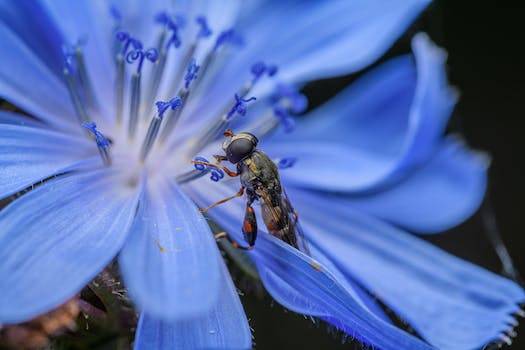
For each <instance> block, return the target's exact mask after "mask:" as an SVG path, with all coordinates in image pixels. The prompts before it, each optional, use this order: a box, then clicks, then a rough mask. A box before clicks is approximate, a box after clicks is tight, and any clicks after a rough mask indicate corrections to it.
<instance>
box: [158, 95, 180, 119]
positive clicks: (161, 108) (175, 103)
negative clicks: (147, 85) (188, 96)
mask: <svg viewBox="0 0 525 350" xmlns="http://www.w3.org/2000/svg"><path fill="white" fill-rule="evenodd" d="M155 106H157V114H158V115H159V118H162V117H163V116H164V113H165V112H166V111H167V110H168V109H169V108H171V109H172V110H175V109H177V108H180V107H182V100H181V98H180V97H178V96H176V97H174V98H172V99H171V100H169V101H166V102H164V101H157V102H155Z"/></svg>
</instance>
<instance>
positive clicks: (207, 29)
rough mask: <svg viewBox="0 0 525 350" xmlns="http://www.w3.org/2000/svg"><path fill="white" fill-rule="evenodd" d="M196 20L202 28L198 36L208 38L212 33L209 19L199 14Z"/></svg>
mask: <svg viewBox="0 0 525 350" xmlns="http://www.w3.org/2000/svg"><path fill="white" fill-rule="evenodd" d="M195 22H197V24H198V25H199V27H200V29H199V32H198V33H197V38H207V37H209V36H210V35H211V34H212V31H211V29H210V27H209V26H208V21H207V20H206V17H204V16H197V18H195Z"/></svg>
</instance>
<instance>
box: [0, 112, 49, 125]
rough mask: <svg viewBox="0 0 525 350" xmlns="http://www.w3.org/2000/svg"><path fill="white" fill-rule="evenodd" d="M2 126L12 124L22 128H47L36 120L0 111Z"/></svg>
mask: <svg viewBox="0 0 525 350" xmlns="http://www.w3.org/2000/svg"><path fill="white" fill-rule="evenodd" d="M0 124H12V125H20V126H32V127H45V125H44V124H42V123H41V122H39V121H38V120H36V119H33V118H31V117H28V116H26V115H23V114H19V113H16V112H10V111H2V110H0Z"/></svg>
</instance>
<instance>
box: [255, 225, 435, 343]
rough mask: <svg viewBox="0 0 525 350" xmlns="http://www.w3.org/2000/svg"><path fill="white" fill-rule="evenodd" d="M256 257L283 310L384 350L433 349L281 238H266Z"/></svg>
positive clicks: (263, 276) (260, 271) (272, 292)
mask: <svg viewBox="0 0 525 350" xmlns="http://www.w3.org/2000/svg"><path fill="white" fill-rule="evenodd" d="M254 255H255V261H256V262H257V267H258V270H259V274H260V276H261V278H262V280H263V282H264V285H265V287H266V288H267V289H268V291H269V292H270V293H271V294H272V296H273V297H274V298H275V299H276V300H277V301H278V302H279V303H280V304H282V305H283V306H285V307H287V308H289V309H291V310H294V311H296V312H299V313H303V314H307V315H312V316H317V317H320V318H322V319H325V320H327V321H329V322H330V323H331V324H333V325H334V326H336V327H337V328H338V329H341V330H343V331H345V332H346V333H347V334H351V335H352V336H355V337H356V338H357V339H359V340H360V341H361V342H364V343H366V344H370V345H372V346H377V347H379V348H381V349H385V350H390V349H391V350H394V349H396V350H397V349H411V350H412V349H431V347H430V346H429V345H427V344H425V343H424V342H423V341H421V340H419V339H417V338H415V337H413V336H411V335H409V334H408V333H406V332H404V331H402V330H400V329H399V328H396V327H394V326H392V325H390V324H389V323H386V322H384V321H383V320H380V319H379V318H376V317H375V316H373V315H372V314H371V313H369V312H368V311H367V310H366V309H364V308H363V307H362V306H361V305H360V304H359V303H357V302H356V300H355V299H354V297H353V296H352V295H350V294H349V293H348V292H347V290H345V288H343V287H342V286H341V284H340V283H339V281H338V280H337V279H336V278H335V277H334V276H333V275H332V274H331V273H330V272H328V271H327V270H326V268H325V267H323V266H322V265H319V264H318V263H317V262H315V261H313V260H311V259H310V258H308V257H307V256H305V255H304V254H302V253H301V252H299V251H297V250H296V249H294V248H292V247H290V246H289V245H287V244H286V243H284V242H282V241H280V240H278V239H277V238H275V237H272V236H269V235H263V236H262V237H261V239H259V240H258V241H257V247H256V249H255V251H254Z"/></svg>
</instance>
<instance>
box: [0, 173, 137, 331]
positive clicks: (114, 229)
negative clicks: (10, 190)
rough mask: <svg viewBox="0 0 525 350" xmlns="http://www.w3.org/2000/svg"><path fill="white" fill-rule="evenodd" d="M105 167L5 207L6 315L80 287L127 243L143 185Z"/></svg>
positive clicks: (32, 311)
mask: <svg viewBox="0 0 525 350" xmlns="http://www.w3.org/2000/svg"><path fill="white" fill-rule="evenodd" d="M124 183H125V182H124V181H123V180H122V179H120V178H118V177H117V176H116V175H114V174H113V173H112V172H111V170H108V169H104V170H98V171H92V172H89V173H83V174H75V175H71V176H68V177H64V178H57V179H53V180H50V181H49V182H47V183H46V184H44V185H42V186H40V187H38V188H36V189H34V190H33V191H31V192H29V193H28V194H26V195H24V196H22V197H21V198H19V199H17V200H16V201H14V202H13V203H11V204H10V205H9V206H7V207H6V208H5V209H3V210H2V211H1V212H0V227H2V230H1V231H0V260H1V261H2V264H0V291H1V293H0V322H2V323H18V322H21V321H25V320H28V319H30V318H33V317H35V316H36V315H38V314H40V313H43V312H46V311H48V310H50V309H52V308H54V307H56V306H58V305H60V304H61V303H63V302H64V301H65V300H67V299H68V298H70V297H72V296H73V295H74V294H75V293H77V292H78V291H79V290H80V289H81V288H82V287H83V286H84V285H86V284H87V283H88V282H89V281H90V280H91V279H92V278H93V277H94V276H95V275H96V274H97V273H98V272H99V271H100V270H102V269H103V268H104V266H105V265H106V264H108V263H109V262H110V261H111V259H112V258H113V257H114V256H115V255H116V254H117V252H118V251H119V250H120V248H121V246H122V245H123V244H124V240H125V238H126V235H127V232H128V228H129V226H130V225H131V222H132V219H133V215H134V213H135V208H136V205H137V194H136V192H137V191H136V190H134V189H130V188H127V187H125V186H124V185H123V184H124Z"/></svg>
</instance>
